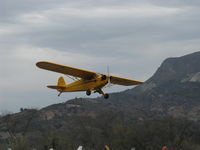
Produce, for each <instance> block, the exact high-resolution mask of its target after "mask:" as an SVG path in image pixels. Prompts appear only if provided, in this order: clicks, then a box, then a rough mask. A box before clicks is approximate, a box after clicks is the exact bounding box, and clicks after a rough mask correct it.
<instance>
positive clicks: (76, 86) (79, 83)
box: [36, 61, 143, 99]
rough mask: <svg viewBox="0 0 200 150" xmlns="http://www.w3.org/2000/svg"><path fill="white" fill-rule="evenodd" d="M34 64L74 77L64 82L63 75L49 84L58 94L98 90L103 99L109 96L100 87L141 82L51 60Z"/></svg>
mask: <svg viewBox="0 0 200 150" xmlns="http://www.w3.org/2000/svg"><path fill="white" fill-rule="evenodd" d="M36 66H38V67H39V68H42V69H46V70H50V71H54V72H58V73H62V74H65V75H67V76H68V77H71V78H72V79H75V82H72V83H70V84H68V85H67V84H66V82H65V80H64V78H63V77H60V78H59V79H58V83H57V85H49V86H47V87H48V88H51V89H55V90H57V91H58V92H59V94H58V96H60V95H61V93H63V92H77V91H86V95H88V96H89V95H91V92H92V91H93V92H94V93H96V92H98V93H99V94H102V95H103V96H104V98H105V99H107V98H109V95H108V94H106V93H104V92H103V91H102V88H103V87H104V86H105V85H106V84H108V83H111V84H118V85H124V86H131V85H137V84H141V83H143V82H141V81H136V80H131V79H125V78H121V77H116V76H110V75H105V74H98V73H96V72H91V71H87V70H82V69H78V68H73V67H69V66H64V65H59V64H55V63H51V62H45V61H42V62H38V63H36ZM73 77H74V78H73Z"/></svg>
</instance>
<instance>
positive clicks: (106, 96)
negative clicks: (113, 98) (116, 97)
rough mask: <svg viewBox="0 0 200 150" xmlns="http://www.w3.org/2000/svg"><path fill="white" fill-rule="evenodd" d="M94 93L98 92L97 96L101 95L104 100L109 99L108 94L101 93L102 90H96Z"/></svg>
mask: <svg viewBox="0 0 200 150" xmlns="http://www.w3.org/2000/svg"><path fill="white" fill-rule="evenodd" d="M96 92H98V93H99V94H102V95H103V97H104V98H105V99H108V98H109V94H107V93H104V92H103V91H102V89H98V90H96Z"/></svg>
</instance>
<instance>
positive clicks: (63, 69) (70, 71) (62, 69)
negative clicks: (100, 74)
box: [36, 61, 97, 79]
mask: <svg viewBox="0 0 200 150" xmlns="http://www.w3.org/2000/svg"><path fill="white" fill-rule="evenodd" d="M36 65H37V66H38V67H39V68H42V69H46V70H50V71H54V72H58V73H62V74H66V75H70V76H74V77H78V78H82V79H92V78H94V77H95V76H96V75H97V74H96V73H95V72H91V71H87V70H82V69H78V68H73V67H69V66H64V65H59V64H55V63H51V62H45V61H42V62H38V63H36Z"/></svg>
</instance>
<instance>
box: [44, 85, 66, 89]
mask: <svg viewBox="0 0 200 150" xmlns="http://www.w3.org/2000/svg"><path fill="white" fill-rule="evenodd" d="M47 87H48V88H50V89H55V90H64V89H65V88H66V86H57V85H48V86H47Z"/></svg>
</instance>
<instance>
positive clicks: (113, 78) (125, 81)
mask: <svg viewBox="0 0 200 150" xmlns="http://www.w3.org/2000/svg"><path fill="white" fill-rule="evenodd" d="M110 82H111V83H112V84H118V85H124V86H130V85H137V84H142V83H143V82H141V81H137V80H132V79H126V78H121V77H116V76H110Z"/></svg>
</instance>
